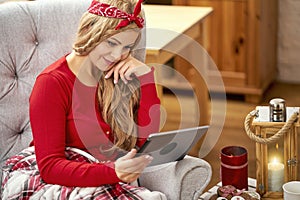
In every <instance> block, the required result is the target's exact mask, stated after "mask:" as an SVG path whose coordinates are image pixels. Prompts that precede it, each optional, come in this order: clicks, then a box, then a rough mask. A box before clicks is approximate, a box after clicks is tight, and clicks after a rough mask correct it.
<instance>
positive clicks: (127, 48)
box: [124, 46, 133, 51]
mask: <svg viewBox="0 0 300 200" xmlns="http://www.w3.org/2000/svg"><path fill="white" fill-rule="evenodd" d="M132 49H133V47H132V46H125V47H124V50H126V51H131V50H132Z"/></svg>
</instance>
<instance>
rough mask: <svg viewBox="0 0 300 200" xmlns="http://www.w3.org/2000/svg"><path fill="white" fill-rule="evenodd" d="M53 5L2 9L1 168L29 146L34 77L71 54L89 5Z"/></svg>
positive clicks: (44, 3) (24, 4)
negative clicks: (10, 158)
mask: <svg viewBox="0 0 300 200" xmlns="http://www.w3.org/2000/svg"><path fill="white" fill-rule="evenodd" d="M53 1H54V0H51V1H37V2H18V3H16V2H13V3H10V2H9V3H3V4H1V6H0V24H1V29H0V35H1V39H0V46H1V48H0V56H1V57H0V76H1V78H0V138H1V143H0V160H1V166H2V164H3V161H4V160H5V159H7V158H8V157H9V156H11V155H13V154H15V153H17V152H19V151H20V150H21V149H23V148H24V147H26V146H28V145H29V142H30V141H31V139H32V135H31V128H30V123H29V115H28V113H29V112H28V110H29V106H28V104H29V102H28V98H29V95H30V93H31V89H32V86H33V84H34V81H35V77H36V76H37V75H38V74H39V73H40V72H41V70H42V69H43V68H45V67H46V66H48V65H49V64H50V63H52V62H53V61H54V60H56V59H58V58H60V57H61V56H62V55H64V54H66V53H67V52H70V50H71V44H72V40H73V38H74V35H72V34H73V33H75V32H76V28H77V25H78V20H79V18H80V16H81V13H83V12H84V10H86V7H87V6H88V5H89V1H84V0H81V1H80V0H79V1H78V0H77V1H75V0H72V1H70V0H64V1H61V0H57V2H56V3H53ZM41 2H42V3H41ZM62 4H63V5H62ZM8 11H9V12H8ZM12 13H13V14H12ZM62 13H64V14H62ZM58 22H60V23H58ZM66 26H67V27H66Z"/></svg>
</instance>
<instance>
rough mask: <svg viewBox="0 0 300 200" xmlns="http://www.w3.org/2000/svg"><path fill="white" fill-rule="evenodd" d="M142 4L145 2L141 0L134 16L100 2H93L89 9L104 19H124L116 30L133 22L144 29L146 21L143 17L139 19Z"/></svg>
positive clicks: (94, 0)
mask: <svg viewBox="0 0 300 200" xmlns="http://www.w3.org/2000/svg"><path fill="white" fill-rule="evenodd" d="M142 2H143V0H139V1H138V3H137V4H136V6H135V8H134V12H133V14H128V13H126V12H124V11H122V10H119V9H118V8H116V7H114V6H111V5H109V4H105V3H100V2H99V1H96V0H93V1H92V4H91V5H90V7H89V8H88V12H90V13H92V14H95V15H99V16H103V17H111V18H118V19H124V20H122V21H121V22H120V23H119V24H118V25H117V27H116V28H115V29H116V30H118V29H119V28H122V27H125V26H127V25H128V24H130V23H131V22H134V23H136V25H137V26H138V27H139V28H143V26H144V19H143V18H141V17H138V15H139V13H140V12H141V4H142Z"/></svg>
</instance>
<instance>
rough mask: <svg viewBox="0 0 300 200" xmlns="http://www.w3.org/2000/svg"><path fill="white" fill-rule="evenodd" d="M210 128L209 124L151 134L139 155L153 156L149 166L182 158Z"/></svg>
mask: <svg viewBox="0 0 300 200" xmlns="http://www.w3.org/2000/svg"><path fill="white" fill-rule="evenodd" d="M208 128H209V126H199V127H193V128H186V129H179V130H174V131H167V132H161V133H153V134H150V135H149V137H148V138H147V141H146V142H145V144H144V145H143V146H142V147H141V148H140V149H139V150H138V155H141V154H149V155H151V156H152V157H153V160H152V162H151V163H150V164H149V165H148V166H153V165H159V164H163V163H168V162H172V161H178V160H181V159H183V158H184V156H185V155H186V154H187V153H188V152H189V151H190V149H191V148H192V147H193V146H194V145H195V144H196V143H197V142H198V141H199V139H200V138H201V137H202V136H203V135H204V134H205V133H206V132H207V130H208Z"/></svg>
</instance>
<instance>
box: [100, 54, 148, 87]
mask: <svg viewBox="0 0 300 200" xmlns="http://www.w3.org/2000/svg"><path fill="white" fill-rule="evenodd" d="M150 71H151V69H150V67H148V66H147V65H145V64H144V63H142V62H140V61H138V60H137V59H135V58H133V57H132V56H128V57H127V58H126V59H124V60H122V61H120V62H119V63H117V64H116V65H115V66H114V67H113V68H112V69H110V70H109V71H108V72H107V74H106V76H105V78H110V77H112V76H113V79H114V83H115V84H117V83H118V81H119V79H121V80H122V81H123V82H124V83H125V84H127V83H128V81H130V80H132V74H134V75H136V76H141V75H143V74H146V73H148V72H150Z"/></svg>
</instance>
